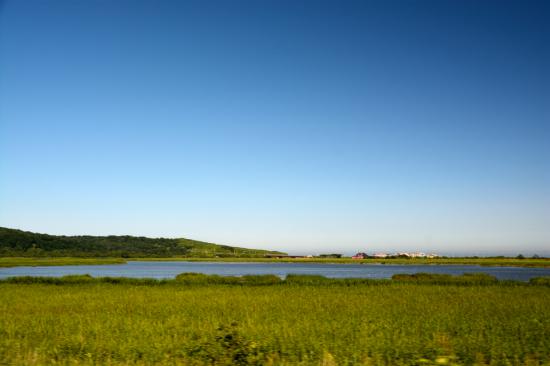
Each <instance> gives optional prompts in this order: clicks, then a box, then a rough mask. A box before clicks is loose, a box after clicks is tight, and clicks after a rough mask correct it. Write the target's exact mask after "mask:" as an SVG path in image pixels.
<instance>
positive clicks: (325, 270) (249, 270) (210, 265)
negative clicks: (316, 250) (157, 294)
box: [0, 261, 550, 281]
mask: <svg viewBox="0 0 550 366" xmlns="http://www.w3.org/2000/svg"><path fill="white" fill-rule="evenodd" d="M182 272H200V273H206V274H218V275H222V276H242V275H246V274H275V275H278V276H280V277H285V276H286V275H287V274H291V273H292V274H312V275H322V276H326V277H332V278H346V277H348V278H350V277H360V278H391V276H392V275H394V274H397V273H418V272H428V273H442V274H451V275H461V274H463V273H476V272H484V273H488V274H490V275H493V276H495V277H497V278H498V279H502V280H517V281H528V280H529V279H530V278H531V277H539V276H550V268H525V267H484V266H474V265H399V264H385V265H381V264H329V263H250V262H247V263H228V262H181V261H173V262H161V261H158V262H137V261H134V262H132V261H130V262H128V263H126V264H110V265H78V266H51V267H50V266H44V267H13V268H0V278H6V277H12V276H48V277H59V276H65V275H75V274H90V275H91V276H94V277H105V276H113V277H134V278H145V277H148V278H158V279H161V278H174V277H175V276H176V275H178V274H180V273H182Z"/></svg>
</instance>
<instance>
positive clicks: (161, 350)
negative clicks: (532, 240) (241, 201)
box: [0, 273, 550, 365]
mask: <svg viewBox="0 0 550 366" xmlns="http://www.w3.org/2000/svg"><path fill="white" fill-rule="evenodd" d="M409 276H410V277H409V278H405V277H400V278H397V279H394V280H364V279H357V280H354V279H345V280H335V279H326V278H324V277H321V276H301V275H295V276H289V278H287V280H286V281H282V280H280V279H278V278H276V277H274V276H250V277H247V278H244V277H240V278H229V280H227V281H234V282H223V281H225V280H224V277H221V276H207V275H201V274H190V273H188V274H182V275H180V276H179V277H178V279H176V280H150V279H149V280H147V279H128V278H126V279H120V278H119V279H116V278H111V279H101V278H100V279H94V278H92V277H89V276H69V277H65V278H63V279H62V280H61V282H57V283H56V282H51V283H48V282H47V281H55V280H60V279H59V278H58V279H53V278H49V279H48V278H36V277H27V278H26V279H27V280H26V282H25V281H23V282H19V283H15V282H16V281H15V282H14V280H13V279H12V280H11V283H10V282H8V281H1V282H0V364H2V365H4V364H5V365H50V364H62V365H69V364H89V365H92V364H112V365H134V364H137V365H153V364H168V365H202V364H216V365H264V364H272V365H430V364H432V365H436V364H438V365H445V364H447V365H451V364H458V365H463V364H464V365H474V364H476V365H484V364H487V365H548V364H549V363H550V311H549V310H548V309H550V286H549V282H548V281H549V280H548V278H542V279H534V280H532V281H531V282H530V283H511V282H500V281H493V280H492V279H491V278H481V277H480V276H478V275H470V276H460V277H452V278H442V277H439V276H435V277H434V276H433V275H422V274H417V275H415V276H416V277H412V275H409ZM460 278H462V279H463V282H462V283H456V281H458V280H459V279H460ZM464 278H466V279H465V280H464ZM225 279H227V278H225ZM469 279H475V280H470V282H464V281H468V280H469ZM481 280H482V281H481ZM41 281H42V282H41ZM216 281H218V282H216ZM434 281H439V283H434ZM453 281H454V282H453ZM480 281H481V282H480ZM67 284H70V285H67Z"/></svg>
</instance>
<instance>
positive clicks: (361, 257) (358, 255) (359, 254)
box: [351, 253, 368, 259]
mask: <svg viewBox="0 0 550 366" xmlns="http://www.w3.org/2000/svg"><path fill="white" fill-rule="evenodd" d="M351 258H352V259H365V258H368V255H367V253H357V254H355V255H354V256H352V257H351Z"/></svg>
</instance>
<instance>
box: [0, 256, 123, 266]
mask: <svg viewBox="0 0 550 366" xmlns="http://www.w3.org/2000/svg"><path fill="white" fill-rule="evenodd" d="M122 263H126V261H125V260H124V259H122V258H71V257H57V258H25V257H3V258H1V257H0V267H18V266H33V267H35V266H68V265H83V264H122Z"/></svg>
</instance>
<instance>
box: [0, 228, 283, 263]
mask: <svg viewBox="0 0 550 366" xmlns="http://www.w3.org/2000/svg"><path fill="white" fill-rule="evenodd" d="M268 253H277V252H271V251H267V250H257V249H246V248H238V247H231V246H227V245H218V244H212V243H206V242H202V241H197V240H191V239H184V238H180V239H166V238H145V237H141V236H140V237H136V236H128V235H124V236H89V235H84V236H59V235H48V234H38V233H32V232H28V231H21V230H16V229H9V228H3V227H0V256H4V257H7V256H20V257H36V256H50V257H123V258H131V257H176V256H177V257H216V256H218V257H263V256H264V255H265V254H268Z"/></svg>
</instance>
